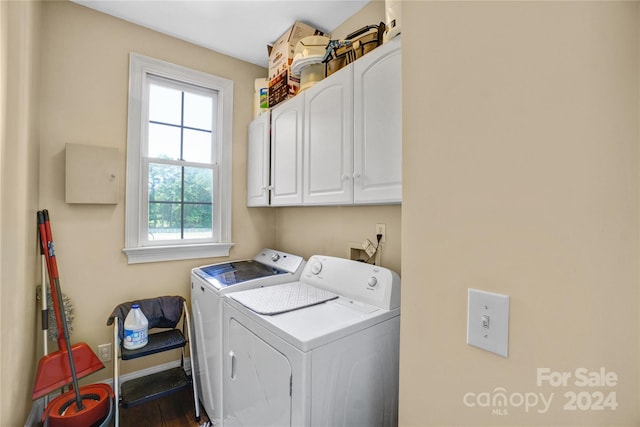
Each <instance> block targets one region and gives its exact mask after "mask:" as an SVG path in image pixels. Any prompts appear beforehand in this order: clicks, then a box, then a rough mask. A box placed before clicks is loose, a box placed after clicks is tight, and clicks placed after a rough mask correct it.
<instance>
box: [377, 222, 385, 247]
mask: <svg viewBox="0 0 640 427" xmlns="http://www.w3.org/2000/svg"><path fill="white" fill-rule="evenodd" d="M378 234H382V239H380V243H384V242H385V241H386V236H387V224H376V237H377V236H378Z"/></svg>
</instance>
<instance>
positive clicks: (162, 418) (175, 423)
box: [111, 388, 209, 427]
mask: <svg viewBox="0 0 640 427" xmlns="http://www.w3.org/2000/svg"><path fill="white" fill-rule="evenodd" d="M207 421H209V418H208V417H207V414H206V413H205V412H204V409H203V408H202V405H201V406H200V421H199V422H198V421H196V415H195V407H194V405H193V390H192V389H191V388H187V389H185V390H182V391H179V392H177V393H174V394H171V395H169V396H165V397H162V398H160V399H156V400H152V401H150V402H148V403H145V404H143V405H138V406H134V407H133V408H120V427H134V426H135V427H199V426H202V425H203V424H205V422H207ZM111 425H112V426H113V425H114V424H113V422H112V423H111Z"/></svg>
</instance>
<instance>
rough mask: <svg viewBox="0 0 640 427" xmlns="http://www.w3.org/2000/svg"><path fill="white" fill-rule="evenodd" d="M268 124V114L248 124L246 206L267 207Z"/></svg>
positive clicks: (269, 160) (269, 161)
mask: <svg viewBox="0 0 640 427" xmlns="http://www.w3.org/2000/svg"><path fill="white" fill-rule="evenodd" d="M270 124H271V121H270V117H269V113H268V112H266V113H263V114H261V115H260V116H259V117H257V118H256V119H255V120H254V121H252V122H251V123H249V129H248V133H249V140H248V142H247V206H268V205H269V164H270V163H271V157H270V130H271V129H270Z"/></svg>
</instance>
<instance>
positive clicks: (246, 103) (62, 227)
mask: <svg viewBox="0 0 640 427" xmlns="http://www.w3.org/2000/svg"><path fill="white" fill-rule="evenodd" d="M43 36H44V37H43V55H42V70H43V73H42V103H41V105H42V108H41V117H42V119H41V129H40V130H41V148H40V158H41V160H40V207H41V208H47V209H48V210H49V212H50V214H51V222H52V228H53V236H54V242H55V245H56V255H57V261H58V267H59V270H60V278H61V285H62V289H63V292H65V293H66V294H67V295H68V296H69V297H70V298H71V300H72V301H73V303H74V312H75V321H74V334H73V336H72V340H73V341H74V342H78V341H85V342H87V343H88V344H89V345H90V346H91V347H92V348H94V349H95V347H96V346H97V345H98V344H101V343H108V342H110V341H111V336H112V335H111V334H112V332H111V328H108V327H107V326H106V324H105V323H106V320H107V317H108V315H109V314H110V313H111V310H112V309H113V307H115V306H116V305H117V304H118V303H120V302H123V301H128V300H132V299H137V298H145V297H151V296H159V295H165V294H180V295H183V296H185V297H187V298H188V297H189V273H190V270H191V268H193V267H195V266H198V265H202V264H204V263H209V262H216V261H221V259H194V260H189V261H176V262H160V263H149V264H137V265H128V264H127V258H126V256H125V255H124V254H123V253H122V248H123V246H124V217H125V215H124V208H125V201H124V196H125V194H124V189H125V179H124V171H125V153H126V143H127V87H128V67H129V57H128V55H129V52H132V51H133V52H137V53H140V54H143V55H147V56H151V57H154V58H157V59H161V60H165V61H169V62H172V63H175V64H179V65H183V66H186V67H189V68H193V69H196V70H200V71H204V72H208V73H211V74H215V75H219V76H221V77H225V78H229V79H232V80H233V81H234V121H233V122H234V127H233V225H232V226H233V229H232V236H233V241H234V242H235V243H236V246H235V247H234V248H233V249H232V251H231V256H232V257H233V258H235V259H237V258H245V257H251V256H253V255H254V254H255V253H256V252H257V251H258V250H259V249H260V248H261V247H263V246H271V245H273V243H274V240H275V232H274V225H273V224H274V219H273V218H274V213H273V212H272V211H269V210H260V211H259V210H249V209H247V208H246V207H245V200H246V186H245V182H246V179H245V176H246V167H245V158H246V150H245V148H246V137H247V134H246V126H247V124H248V123H249V121H250V120H251V118H252V102H253V92H254V85H253V81H254V79H255V78H257V77H259V76H261V75H262V74H263V73H264V69H263V68H261V67H258V66H255V65H251V64H248V63H246V62H243V61H239V60H235V59H232V58H230V57H227V56H224V55H220V54H216V53H214V52H211V51H210V50H207V49H203V48H200V47H197V46H195V45H192V44H189V43H185V42H182V41H179V40H177V39H175V38H172V37H168V36H164V35H161V34H159V33H156V32H154V31H150V30H147V29H144V28H142V27H138V26H136V25H132V24H130V23H128V22H125V21H122V20H119V19H115V18H112V17H110V16H107V15H104V14H101V13H98V12H95V11H93V10H90V9H88V8H85V7H82V6H79V5H76V4H73V3H69V2H45V3H44V6H43ZM66 143H77V144H88V145H95V146H104V147H113V148H117V149H118V150H119V152H120V170H121V171H122V174H121V177H122V179H121V180H120V196H119V203H118V204H117V205H68V204H66V203H65V201H64V200H65V198H64V189H65V176H64V147H65V144H66ZM225 259H226V258H225ZM167 357H168V356H167V355H166V354H165V355H158V356H153V358H148V359H146V360H142V361H132V362H127V363H126V364H123V365H122V368H123V372H124V373H126V372H129V371H132V370H136V369H141V368H142V367H146V366H147V365H148V364H150V363H151V364H156V363H162V362H164V361H166V360H167ZM172 357H173V358H175V357H176V356H175V355H173V356H172ZM106 365H107V369H105V370H103V371H100V372H99V373H97V374H95V375H92V376H91V377H89V378H88V380H90V381H92V382H93V381H97V380H101V379H104V378H108V377H110V370H111V366H112V363H107V364H106Z"/></svg>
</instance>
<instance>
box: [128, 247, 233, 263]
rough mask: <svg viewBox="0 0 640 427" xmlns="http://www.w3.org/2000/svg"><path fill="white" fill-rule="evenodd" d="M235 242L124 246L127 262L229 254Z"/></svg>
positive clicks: (160, 260)
mask: <svg viewBox="0 0 640 427" xmlns="http://www.w3.org/2000/svg"><path fill="white" fill-rule="evenodd" d="M234 245H235V243H207V244H202V245H181V246H146V247H140V248H124V249H123V250H122V252H124V253H125V254H126V255H127V258H128V259H129V264H142V263H146V262H162V261H177V260H182V259H196V258H212V257H222V256H229V250H230V249H231V247H233V246H234Z"/></svg>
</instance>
